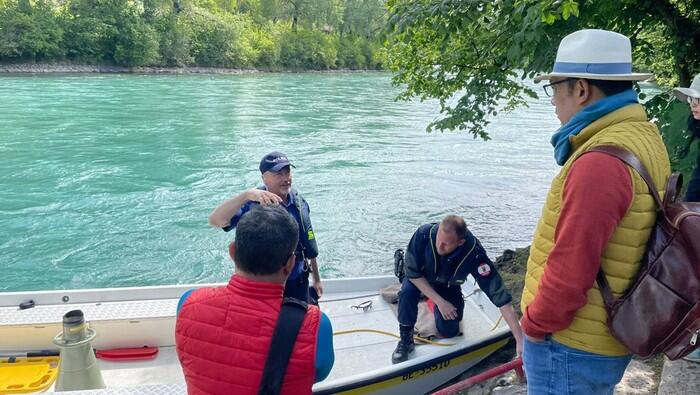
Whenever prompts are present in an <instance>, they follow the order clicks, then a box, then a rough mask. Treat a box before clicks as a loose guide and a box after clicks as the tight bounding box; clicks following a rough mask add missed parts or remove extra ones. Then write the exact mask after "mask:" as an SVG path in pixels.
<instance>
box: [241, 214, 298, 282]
mask: <svg viewBox="0 0 700 395" xmlns="http://www.w3.org/2000/svg"><path fill="white" fill-rule="evenodd" d="M298 240H299V226H298V225H297V222H296V221H295V220H294V218H293V217H292V216H291V215H289V213H288V212H287V211H286V210H285V209H283V208H282V207H280V206H278V205H270V206H256V207H253V209H251V210H250V211H249V212H247V213H246V214H245V215H244V216H243V218H241V220H240V221H239V222H238V225H236V241H235V245H236V252H235V254H234V255H235V256H234V260H235V261H236V265H237V266H239V267H240V268H241V269H243V270H245V271H246V272H248V273H251V274H272V273H275V272H277V271H278V270H280V269H281V268H282V266H284V265H285V264H286V263H287V259H289V256H290V254H292V253H293V252H294V249H295V248H296V246H297V242H298Z"/></svg>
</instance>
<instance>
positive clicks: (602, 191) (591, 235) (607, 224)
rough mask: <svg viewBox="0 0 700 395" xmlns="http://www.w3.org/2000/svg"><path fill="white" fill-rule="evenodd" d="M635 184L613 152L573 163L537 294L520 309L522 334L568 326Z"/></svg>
mask: <svg viewBox="0 0 700 395" xmlns="http://www.w3.org/2000/svg"><path fill="white" fill-rule="evenodd" d="M633 188H634V187H633V185H632V178H631V176H630V173H629V171H628V167H627V165H625V164H624V163H623V162H621V161H620V160H619V159H616V158H614V157H612V156H609V155H606V154H603V153H598V152H592V153H589V154H585V155H583V156H581V157H580V158H578V159H577V160H576V162H574V164H573V165H572V166H571V170H570V172H569V175H568V177H567V179H566V182H565V183H564V189H563V191H562V206H561V213H560V215H559V222H558V224H557V228H556V232H555V234H554V247H553V248H552V251H551V252H550V253H549V257H548V259H547V265H546V267H545V270H544V273H543V274H542V277H541V278H540V284H539V288H538V290H537V295H536V296H535V299H534V300H533V301H532V303H531V304H530V305H528V307H527V309H526V311H524V312H523V313H524V314H523V319H522V322H521V325H522V328H523V331H524V332H525V334H526V335H528V336H529V337H532V338H542V337H544V335H546V334H548V333H554V332H557V331H560V330H563V329H566V328H568V327H569V325H571V321H573V319H574V315H575V313H576V311H577V310H578V309H580V308H581V307H583V306H584V305H585V304H586V302H587V297H586V292H587V291H588V290H589V289H590V288H591V287H592V286H593V283H594V281H595V278H596V274H597V273H598V269H599V268H600V259H601V257H602V256H603V252H604V250H605V246H606V245H607V244H608V241H609V240H610V237H611V236H612V234H613V232H614V231H615V229H616V228H617V226H618V224H619V223H620V220H622V217H624V216H625V214H626V213H627V210H628V209H629V207H630V205H631V204H632V197H633V194H634V193H633V192H634V189H633Z"/></svg>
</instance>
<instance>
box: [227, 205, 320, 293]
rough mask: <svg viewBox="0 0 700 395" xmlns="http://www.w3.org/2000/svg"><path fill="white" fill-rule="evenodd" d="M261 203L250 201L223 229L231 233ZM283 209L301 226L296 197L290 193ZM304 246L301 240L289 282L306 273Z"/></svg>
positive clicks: (307, 208) (307, 207) (307, 206)
mask: <svg viewBox="0 0 700 395" xmlns="http://www.w3.org/2000/svg"><path fill="white" fill-rule="evenodd" d="M302 203H303V204H304V205H305V206H306V207H305V208H306V210H309V205H308V203H306V202H305V201H303V200H302ZM258 204H260V203H258V202H256V201H253V200H249V201H247V202H245V203H244V204H243V206H241V208H240V209H238V212H236V214H235V215H234V216H233V217H232V218H231V223H230V224H229V225H228V226H225V227H223V228H222V229H223V230H224V231H226V232H229V231H231V230H232V229H234V228H235V227H236V225H238V222H239V221H240V220H241V218H243V216H244V215H245V214H246V213H247V212H248V211H250V210H251V209H252V208H253V207H254V206H256V205H258ZM281 206H282V207H284V208H285V210H287V212H288V213H289V214H290V215H291V216H292V217H294V220H295V221H297V224H301V213H299V210H297V206H296V204H295V201H294V197H293V196H292V194H291V193H290V194H289V195H287V201H286V202H283V203H282V204H281ZM301 236H302V234H301V232H300V233H299V237H300V238H301ZM302 249H303V248H302V245H301V240H299V241H298V242H297V248H296V250H295V251H296V254H297V261H296V264H295V265H294V269H293V270H292V272H291V273H289V280H294V279H297V278H298V277H299V275H300V274H301V273H303V272H304V260H303V255H302V254H301V252H302Z"/></svg>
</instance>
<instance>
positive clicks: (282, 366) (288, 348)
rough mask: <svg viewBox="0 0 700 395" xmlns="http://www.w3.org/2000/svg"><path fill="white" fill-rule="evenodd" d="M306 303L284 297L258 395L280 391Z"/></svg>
mask: <svg viewBox="0 0 700 395" xmlns="http://www.w3.org/2000/svg"><path fill="white" fill-rule="evenodd" d="M307 308H308V305H307V304H306V302H303V301H301V300H298V299H294V298H284V302H282V308H281V309H280V315H279V317H278V318H277V324H276V325H275V331H274V333H273V334H272V341H271V342H270V349H269V350H268V352H267V360H266V361H265V368H264V369H263V375H262V380H261V381H260V388H258V395H277V394H279V393H280V392H281V391H282V382H283V381H284V375H285V373H286V372H287V366H288V365H289V358H290V357H291V356H292V350H293V349H294V344H295V343H296V340H297V335H298V334H299V329H300V328H301V324H302V322H304V317H306V310H307Z"/></svg>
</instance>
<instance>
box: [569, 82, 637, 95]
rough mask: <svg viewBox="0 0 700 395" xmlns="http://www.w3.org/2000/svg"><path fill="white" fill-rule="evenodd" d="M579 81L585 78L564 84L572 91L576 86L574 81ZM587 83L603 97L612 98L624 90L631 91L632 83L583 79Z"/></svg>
mask: <svg viewBox="0 0 700 395" xmlns="http://www.w3.org/2000/svg"><path fill="white" fill-rule="evenodd" d="M580 79H585V78H573V79H570V80H568V81H567V82H566V85H568V86H569V91H571V90H572V89H574V85H576V81H577V80H580ZM585 80H586V81H588V84H589V85H593V86H595V87H597V88H598V89H600V90H601V91H602V92H603V93H604V94H605V96H612V95H616V94H618V93H622V92H624V91H626V90H630V89H632V87H633V85H632V81H609V80H589V79H585Z"/></svg>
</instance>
